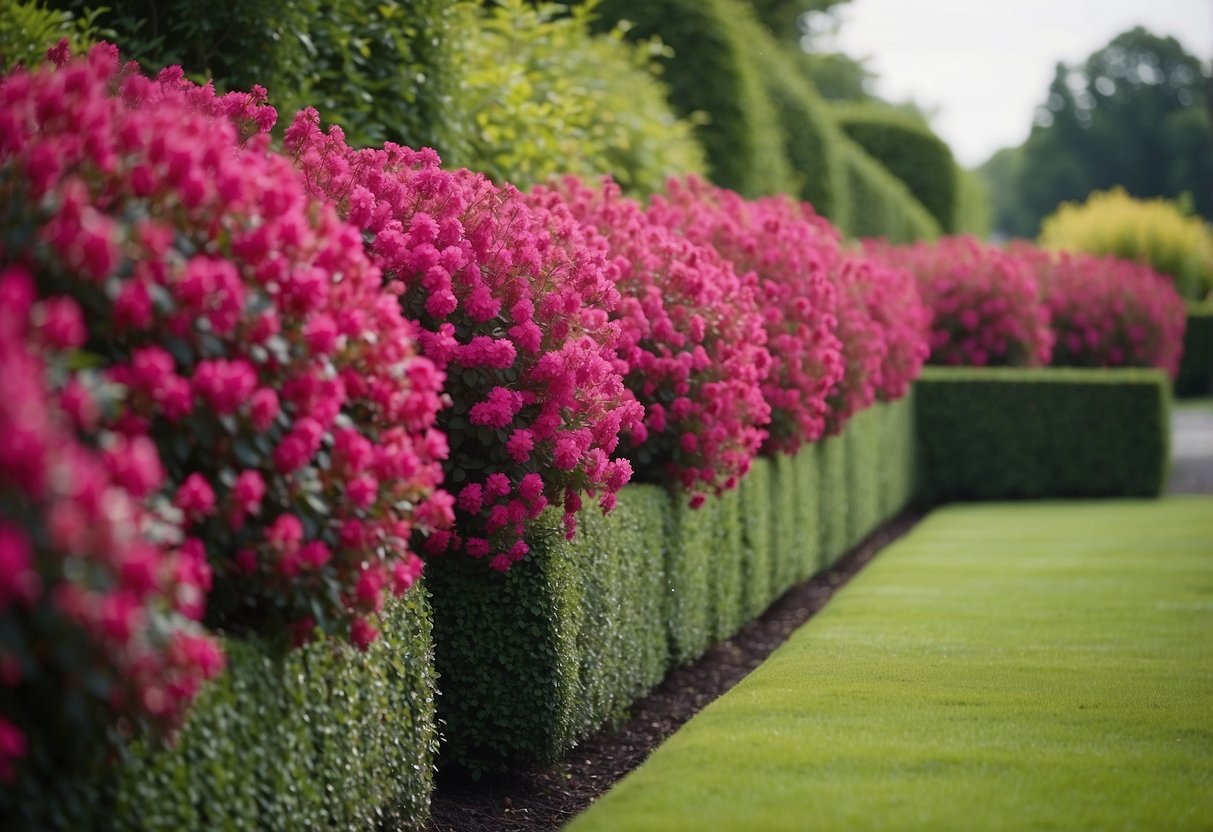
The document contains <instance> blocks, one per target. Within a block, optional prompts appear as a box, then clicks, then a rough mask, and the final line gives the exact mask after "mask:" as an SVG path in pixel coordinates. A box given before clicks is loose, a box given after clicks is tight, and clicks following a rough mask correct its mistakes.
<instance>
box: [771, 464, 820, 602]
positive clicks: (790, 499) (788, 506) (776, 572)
mask: <svg viewBox="0 0 1213 832" xmlns="http://www.w3.org/2000/svg"><path fill="white" fill-rule="evenodd" d="M806 450H809V449H806ZM771 465H772V471H771V539H772V544H773V548H772V550H771V551H772V556H771V589H772V590H773V594H774V595H775V597H779V596H780V595H782V594H783V593H784V592H785V591H787V590H788V588H790V587H792V586H793V585H795V584H796V583H797V582H798V581H800V578H801V571H802V569H801V564H802V563H803V562H804V559H805V557H806V554H805V549H806V546H809V545H810V544H809V543H808V542H807V541H805V539H804V537H803V534H802V531H803V528H804V526H803V519H801V515H800V513H801V511H802V510H803V507H802V506H801V504H800V501H799V495H798V493H797V488H796V480H797V475H796V462H795V460H794V459H793V458H792V457H790V456H787V455H785V454H777V455H775V456H774V457H772V458H771Z"/></svg>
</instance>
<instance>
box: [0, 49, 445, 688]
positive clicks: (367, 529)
mask: <svg viewBox="0 0 1213 832" xmlns="http://www.w3.org/2000/svg"><path fill="white" fill-rule="evenodd" d="M59 57H60V59H61V62H62V65H61V66H59V67H58V68H48V69H46V70H44V71H39V72H36V73H32V74H31V73H25V72H17V73H14V74H12V75H10V76H9V77H7V78H6V79H4V81H3V82H2V85H0V226H2V227H4V228H14V227H30V228H32V229H33V231H32V239H31V241H30V243H29V244H27V245H22V246H21V247H19V248H12V249H7V250H3V251H0V264H2V263H21V264H23V265H24V266H25V267H26V268H27V269H28V271H29V272H30V273H31V275H32V277H33V279H34V281H33V286H34V289H33V293H34V296H35V298H36V299H37V301H38V303H37V309H36V311H35V313H34V314H33V317H31V319H30V326H31V327H32V329H30V333H31V336H30V337H31V339H32V340H37V341H38V342H39V343H42V344H44V345H45V346H46V347H47V348H48V349H50V348H53V349H55V350H59V351H64V350H68V349H73V348H81V349H85V350H87V352H88V353H89V361H88V362H83V363H84V364H85V365H91V366H96V367H98V368H99V369H98V370H96V371H92V370H90V371H81V372H76V373H74V374H69V375H72V376H73V378H72V379H71V384H72V385H74V386H69V387H66V388H65V390H70V395H69V396H67V398H66V399H65V402H64V409H65V410H67V411H68V412H69V413H70V414H72V420H73V421H74V422H76V423H77V424H79V425H85V424H92V425H93V428H92V430H93V431H95V432H97V435H98V437H99V439H98V441H97V443H96V445H97V449H98V450H97V452H96V462H97V464H98V465H99V466H101V469H100V472H99V476H104V477H106V478H107V479H108V480H111V481H112V482H113V483H114V484H115V486H116V487H120V488H122V489H123V490H124V491H125V492H126V493H127V494H129V495H130V496H131V497H132V498H134V499H136V500H141V499H144V498H147V499H149V500H151V499H154V498H155V497H157V496H162V497H165V498H167V500H168V502H169V503H175V504H176V505H177V506H178V507H179V508H180V510H181V513H182V514H183V515H184V523H185V528H184V529H183V530H181V531H183V532H184V533H185V534H187V535H189V536H190V538H191V539H193V540H196V541H198V545H199V546H201V547H202V548H201V550H200V551H203V552H205V555H206V560H208V561H209V563H210V565H211V568H212V569H213V570H214V590H213V592H212V593H211V594H210V596H209V603H208V604H207V621H208V622H211V623H219V624H223V625H224V626H226V627H229V628H241V627H254V628H257V629H261V630H270V631H271V632H272V631H275V630H277V631H280V632H288V631H289V632H296V631H298V630H299V629H300V628H299V627H296V626H294V624H295V623H296V622H298V621H303V620H304V619H305V618H309V617H311V616H312V615H313V614H314V611H315V610H317V609H319V610H321V611H322V612H323V615H322V616H321V623H322V624H323V625H324V626H325V627H326V628H327V629H329V630H334V631H337V632H340V633H344V634H347V635H349V637H350V638H351V639H352V640H354V641H356V642H359V643H362V644H365V642H366V639H367V638H368V636H369V634H370V633H371V632H372V631H371V630H367V629H360V630H359V632H358V633H354V632H353V630H352V629H351V628H352V626H353V624H354V622H355V621H356V620H362V619H363V618H365V616H367V615H369V614H371V613H373V612H374V610H375V609H377V608H378V605H379V601H378V600H376V599H370V598H368V597H366V595H365V593H362V594H359V593H356V592H354V591H353V588H354V586H355V585H356V583H357V582H358V581H359V579H360V576H361V574H362V573H363V571H364V569H365V568H366V565H367V564H370V565H372V566H375V568H381V569H384V570H386V571H387V572H388V573H391V572H392V571H393V570H395V568H396V566H397V565H398V564H404V566H403V569H402V570H401V572H402V574H411V573H413V572H415V571H416V570H417V569H418V568H419V562H418V561H417V559H416V555H414V554H413V553H412V552H410V550H409V548H408V544H409V540H410V539H411V538H412V537H413V535H414V532H416V533H417V534H418V536H419V537H424V535H425V534H426V533H427V532H428V531H430V529H429V528H428V527H427V525H426V524H427V523H428V522H430V521H432V520H439V521H441V520H445V519H446V517H447V513H446V512H444V511H443V510H442V508H441V507H442V505H443V503H442V502H441V500H438V501H437V502H434V500H435V496H434V495H435V494H436V493H439V492H437V491H436V489H437V486H438V485H439V483H440V482H441V480H442V470H441V466H442V459H443V457H444V456H445V455H446V453H447V451H448V448H447V445H446V443H445V440H444V439H443V438H441V437H440V436H437V435H436V434H435V431H434V429H433V428H434V424H435V420H436V417H437V413H438V411H439V410H440V409H441V407H442V404H443V399H442V395H441V386H442V383H443V375H442V373H441V372H440V371H439V370H438V369H437V368H436V367H435V366H434V365H433V363H432V362H431V361H430V360H429V359H426V358H424V357H421V356H419V355H418V354H417V352H416V349H415V344H414V341H413V328H412V326H411V325H410V324H409V322H408V321H407V320H406V319H405V318H404V316H403V315H402V313H401V308H400V305H399V303H398V301H397V299H396V297H395V296H394V295H392V294H390V293H388V292H385V291H384V288H385V287H384V281H383V279H382V275H381V273H380V271H379V269H378V268H377V267H376V266H375V265H374V264H372V263H371V262H370V260H369V259H368V258H367V256H366V254H365V252H364V250H363V246H362V238H361V234H360V231H359V230H358V229H357V228H355V227H353V226H350V225H347V224H345V223H343V222H342V221H341V220H340V219H338V217H337V215H336V212H335V211H334V210H333V208H332V207H331V206H329V205H327V204H325V203H323V202H322V201H320V200H317V199H315V198H314V197H312V196H311V195H309V193H308V191H307V188H306V186H305V184H304V182H303V181H302V180H301V178H300V176H299V174H298V172H297V171H296V170H295V169H294V167H293V165H292V164H291V162H290V161H289V160H288V159H287V158H285V157H283V156H279V155H276V154H273V153H271V152H269V150H268V146H269V136H268V135H267V134H266V132H265V131H267V130H268V129H269V127H270V126H271V125H272V124H273V122H274V119H275V118H276V114H275V113H274V111H273V110H272V108H269V107H267V106H265V104H264V96H265V91H264V90H261V89H259V88H255V89H254V90H253V91H252V92H251V93H247V94H245V93H233V94H228V95H223V96H220V95H217V94H216V93H215V91H214V89H213V88H211V87H210V86H198V85H196V84H193V83H192V82H190V81H188V80H186V79H185V78H184V75H183V73H182V72H181V71H180V69H177V68H173V69H169V70H165V71H163V72H162V73H161V74H160V75H159V76H158V78H156V79H154V80H153V79H149V78H146V77H144V76H142V75H140V74H139V72H138V70H137V68H135V67H134V66H133V65H132V66H127V67H122V66H120V64H119V62H118V59H117V54H116V50H114V49H113V48H112V47H105V46H103V47H98V48H97V49H95V50H93V51H92V52H91V53H90V54H89V56H88V57H87V58H84V59H78V60H68V59H66V57H65V56H63V55H60V56H59ZM5 239H15V238H13V237H12V236H11V235H10V236H9V237H6V238H5ZM73 303H74V304H76V306H73ZM34 333H36V338H35V336H34ZM335 430H341V431H344V432H346V433H347V434H348V433H352V434H356V435H358V436H359V437H361V438H362V439H363V440H364V442H365V447H364V448H363V449H362V451H361V452H360V454H359V459H358V467H351V466H350V465H349V464H346V465H344V466H341V465H337V464H335V463H334V459H336V458H337V455H335V454H331V453H330V450H331V449H332V448H333V445H334V442H335V439H334V431H335ZM22 453H23V454H26V455H27V456H29V459H30V460H35V459H37V455H36V454H32V453H29V452H26V451H23V452H22ZM14 463H22V460H20V459H14ZM10 470H14V471H15V470H16V469H15V468H10ZM34 482H35V484H37V483H36V479H35V481H34ZM351 484H355V485H354V487H353V488H350V487H349V486H350V485H351ZM416 507H420V508H418V509H417V510H416V511H415V510H414V509H415V508H416ZM286 517H293V518H296V519H297V520H298V521H299V522H300V523H301V528H300V537H299V538H298V539H295V540H292V541H291V545H292V548H291V550H290V551H289V552H288V551H286V550H285V549H283V548H282V546H281V545H280V544H281V543H282V542H284V541H283V540H278V541H275V540H274V539H273V537H272V535H271V530H278V529H279V526H278V525H277V524H278V522H279V520H280V518H286ZM422 518H423V519H422ZM53 520H54V528H55V529H56V530H57V532H58V534H59V537H60V538H61V539H63V540H71V541H74V542H81V543H83V542H86V541H87V539H88V537H89V533H88V531H87V526H83V527H82V524H81V523H80V521H79V519H78V518H77V517H76V516H74V515H73V514H72V513H71V512H68V511H66V510H64V511H59V512H58V513H57V514H55V516H54V518H53ZM352 528H357V529H358V530H359V533H358V534H357V535H352V534H349V533H347V529H352ZM323 553H327V554H325V555H324V556H322V554H323ZM207 580H208V581H209V580H210V579H209V577H208V579H207ZM334 585H335V586H337V587H339V588H342V590H343V594H342V595H341V597H338V594H337V593H334V592H332V591H331V590H329V589H328V587H329V586H334ZM381 586H382V585H381ZM201 597H202V598H204V599H205V598H206V595H205V593H203V594H202V596H201ZM63 603H64V604H65V605H66V606H67V607H68V608H70V609H72V610H75V611H77V612H79V611H82V610H87V609H89V605H90V604H92V603H93V601H92V600H91V599H90V598H89V597H88V596H81V595H80V594H79V593H66V594H65V595H64V601H63ZM114 603H116V602H114ZM111 606H112V604H111ZM190 608H191V610H194V609H200V608H201V604H200V603H199V604H195V603H193V602H192V601H191V604H190ZM130 609H133V608H128V607H122V606H121V605H119V606H113V608H112V609H110V612H109V618H108V619H107V620H109V621H111V623H112V626H113V627H114V628H115V630H114V632H122V631H123V629H124V628H125V627H127V626H128V625H129V626H131V627H134V628H135V629H136V630H138V629H139V627H140V626H142V624H141V623H140V621H141V619H140V618H139V616H138V615H135V614H134V613H133V612H131V613H130V614H128V612H130ZM251 610H260V612H255V613H250V612H249V611H251ZM360 627H361V625H360ZM190 652H191V651H185V652H183V653H182V655H183V656H185V655H187V654H189V653H190ZM193 652H196V651H193ZM188 688H189V686H188V685H186V687H185V688H183V689H188ZM153 698H154V697H153Z"/></svg>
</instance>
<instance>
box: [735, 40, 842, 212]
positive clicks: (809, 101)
mask: <svg viewBox="0 0 1213 832" xmlns="http://www.w3.org/2000/svg"><path fill="white" fill-rule="evenodd" d="M750 24H751V21H748V20H746V21H744V23H743V26H744V31H745V37H746V39H747V40H748V41H750V43H751V44H753V51H752V55H753V57H754V61H755V63H756V65H757V67H758V69H759V71H760V72H761V73H762V82H763V85H764V87H765V89H766V91H767V95H769V96H770V98H771V101H772V102H773V103H774V105H775V112H776V115H777V117H778V119H779V127H780V132H781V136H782V139H783V151H784V154H785V155H786V156H787V159H788V164H789V165H790V166H791V169H792V172H793V174H794V176H793V178H792V179H791V180H789V181H788V182H787V183H785V185H784V188H783V189H784V190H785V191H787V192H789V193H791V194H792V195H794V196H796V197H798V198H800V199H803V200H805V201H806V202H808V203H809V204H811V205H812V206H813V208H814V210H816V211H817V213H819V214H821V215H822V216H823V217H827V218H828V219H831V220H833V221H834V222H836V223H837V222H839V221H840V220H841V219H842V218H843V217H845V216H846V212H847V199H848V192H847V171H846V165H845V163H844V161H843V158H842V154H843V151H842V150H841V148H840V144H841V143H842V141H843V135H842V133H841V131H840V130H839V128H838V125H837V124H835V123H834V117H833V115H832V113H831V112H830V109H829V105H827V104H826V103H825V101H823V100H822V99H821V96H819V95H818V94H817V90H816V89H815V88H814V87H813V82H812V81H810V80H809V77H808V75H807V74H806V73H805V72H804V71H803V70H802V69H801V66H800V63H799V60H798V58H797V56H796V55H795V54H793V53H792V52H791V50H790V49H789V47H787V46H786V45H784V44H783V43H779V42H777V41H776V40H775V38H774V37H772V36H771V35H770V33H768V32H767V31H765V30H764V29H762V28H761V27H760V26H758V25H757V24H754V25H750Z"/></svg>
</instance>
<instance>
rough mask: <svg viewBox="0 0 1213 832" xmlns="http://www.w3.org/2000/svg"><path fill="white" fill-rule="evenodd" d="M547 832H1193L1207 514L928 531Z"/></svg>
mask: <svg viewBox="0 0 1213 832" xmlns="http://www.w3.org/2000/svg"><path fill="white" fill-rule="evenodd" d="M569 828H570V829H571V830H573V831H574V832H592V831H593V830H612V832H615V830H629V832H631V831H632V830H869V829H888V830H911V829H929V830H944V829H955V830H966V831H968V830H990V829H1006V830H1025V829H1033V830H1037V829H1039V830H1045V829H1048V830H1053V829H1055V830H1067V832H1068V831H1069V830H1084V829H1089V830H1181V829H1192V830H1197V829H1199V830H1209V829H1213V498H1210V497H1171V498H1166V499H1162V500H1157V501H1101V502H1066V503H1022V504H984V505H971V506H954V507H949V508H945V509H941V510H939V511H936V512H934V513H933V514H931V515H930V517H928V518H927V520H926V521H925V522H923V523H922V524H921V525H920V526H919V527H918V528H917V529H915V530H914V531H913V532H912V533H911V534H910V535H909V536H907V537H906V538H904V539H903V540H901V541H900V542H898V543H896V544H894V545H893V546H892V547H890V548H889V549H888V550H887V551H886V552H884V553H883V554H881V556H880V557H879V558H878V559H877V560H876V562H875V563H873V564H872V565H871V566H869V567H868V568H867V569H866V570H865V571H864V572H863V573H861V574H860V575H859V576H858V577H857V578H856V579H855V581H854V582H853V583H851V584H850V585H849V586H848V587H847V588H846V589H844V590H843V591H842V592H841V593H840V594H839V595H838V597H837V598H835V599H834V600H833V601H831V602H830V604H829V606H828V607H827V608H826V609H825V611H823V612H822V613H821V614H820V615H819V616H817V617H816V618H814V619H813V620H812V621H810V622H809V623H808V624H807V625H806V626H805V627H803V628H802V629H801V630H800V631H799V632H798V633H796V634H795V635H794V636H793V637H792V639H791V640H789V641H788V643H787V644H785V645H784V646H783V647H782V648H780V649H779V650H778V651H777V652H776V653H775V654H774V655H772V656H771V658H770V659H769V660H768V661H767V662H766V663H765V664H763V666H762V667H760V668H759V669H758V670H756V671H755V672H754V673H753V674H751V675H750V676H749V677H748V678H747V679H746V680H745V681H744V682H742V683H741V684H740V685H738V686H737V687H736V688H734V689H733V690H732V691H731V692H730V693H729V694H727V695H726V696H724V697H723V698H721V699H720V700H718V701H717V702H716V703H714V704H713V705H711V706H710V707H709V708H707V709H706V710H705V711H704V712H703V713H702V714H700V715H699V716H698V717H696V718H695V719H694V720H692V721H691V722H690V723H688V724H687V725H686V726H685V727H684V728H683V729H682V730H681V731H679V732H678V733H677V734H676V735H675V736H674V737H673V738H672V739H671V740H670V741H669V742H668V743H666V744H665V745H664V746H662V747H661V748H660V749H658V750H657V752H655V753H654V754H653V756H652V757H651V758H650V760H649V761H648V762H647V763H646V764H645V765H644V766H642V767H641V768H640V769H638V770H637V771H636V772H634V773H633V774H632V775H630V776H629V777H628V778H626V779H625V780H624V781H623V782H622V783H620V784H618V785H617V787H616V788H615V789H614V790H613V791H612V792H610V793H609V794H607V795H606V796H605V797H604V798H603V799H602V800H601V801H599V803H598V804H597V805H596V806H594V807H593V808H591V809H590V810H589V811H588V812H587V813H586V814H584V815H582V816H581V817H580V818H579V819H577V820H576V821H575V822H574V823H573V824H572V826H571V827H569Z"/></svg>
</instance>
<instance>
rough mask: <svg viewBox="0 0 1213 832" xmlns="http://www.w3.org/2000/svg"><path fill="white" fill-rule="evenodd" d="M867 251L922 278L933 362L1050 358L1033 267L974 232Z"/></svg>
mask: <svg viewBox="0 0 1213 832" xmlns="http://www.w3.org/2000/svg"><path fill="white" fill-rule="evenodd" d="M867 250H868V253H869V254H871V255H873V256H877V257H880V258H882V259H884V260H885V261H886V262H888V263H889V264H891V265H893V266H899V267H902V268H907V269H909V270H910V271H912V272H913V273H914V274H915V275H916V276H917V278H918V282H919V290H920V292H921V294H922V299H923V301H924V302H925V303H926V305H927V308H929V309H930V310H931V314H932V319H931V329H930V336H929V339H930V348H931V354H930V358H929V359H928V362H929V363H931V364H952V365H957V364H959V365H969V366H977V367H980V366H986V365H989V366H1026V367H1038V366H1044V365H1047V364H1048V363H1049V356H1050V355H1051V354H1052V349H1053V339H1054V336H1053V332H1052V330H1050V329H1049V316H1048V310H1047V309H1046V308H1045V306H1044V305H1043V304H1042V303H1041V302H1040V291H1039V288H1038V286H1037V284H1036V278H1035V275H1034V274H1033V272H1032V270H1031V268H1029V266H1028V265H1027V264H1026V263H1024V262H1022V261H1021V260H1019V259H1017V258H1015V257H1013V256H1011V255H1010V254H1008V253H1006V252H1004V251H1003V250H1001V249H999V248H996V247H994V246H987V245H984V244H982V243H980V242H978V241H977V240H976V239H974V238H972V237H945V238H942V239H940V240H938V241H936V242H934V243H917V244H915V245H913V246H902V247H897V246H887V245H883V244H881V243H877V242H869V243H868V245H867Z"/></svg>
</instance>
